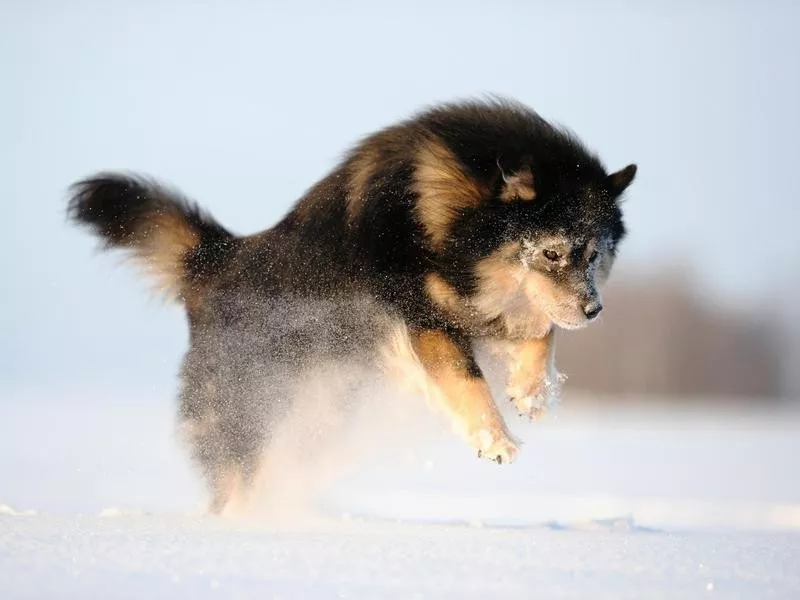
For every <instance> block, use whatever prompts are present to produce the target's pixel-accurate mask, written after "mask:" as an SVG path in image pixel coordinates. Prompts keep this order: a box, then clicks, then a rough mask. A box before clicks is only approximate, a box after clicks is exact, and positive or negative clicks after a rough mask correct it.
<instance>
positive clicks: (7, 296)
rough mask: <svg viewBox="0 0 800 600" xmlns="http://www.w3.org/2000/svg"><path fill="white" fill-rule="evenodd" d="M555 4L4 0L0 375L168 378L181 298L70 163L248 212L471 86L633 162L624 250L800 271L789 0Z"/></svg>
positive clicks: (717, 287)
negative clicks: (153, 288)
mask: <svg viewBox="0 0 800 600" xmlns="http://www.w3.org/2000/svg"><path fill="white" fill-rule="evenodd" d="M290 4H291V6H289V5H290ZM555 4H556V3H536V2H524V1H519V2H480V3H478V2H463V1H458V0H449V1H447V2H403V3H395V4H393V5H390V4H389V3H382V2H358V3H356V2H331V3H322V2H292V3H288V2H286V3H277V2H276V3H269V2H255V1H252V2H250V1H234V0H228V1H222V0H219V1H216V2H188V1H177V0H171V1H161V2H157V1H155V0H139V1H137V2H130V1H129V2H109V1H106V2H100V1H92V2H87V1H75V2H57V1H51V2H44V1H38V2H37V1H28V2H23V1H16V2H15V1H13V0H3V1H2V2H0V15H1V16H0V74H1V75H2V82H3V86H2V90H3V91H2V94H0V159H1V160H0V174H2V180H3V189H4V193H3V203H4V204H3V205H4V206H5V207H6V211H5V218H4V219H3V220H2V221H0V240H2V241H1V242H0V243H2V245H3V247H2V253H1V254H0V256H2V259H1V260H2V261H3V262H2V267H3V275H4V281H5V285H4V286H3V311H2V313H1V314H0V319H2V322H0V327H1V328H2V330H1V331H0V336H1V337H0V340H2V341H1V342H0V343H1V344H2V346H0V382H5V383H7V384H8V383H10V384H19V385H28V384H31V383H36V384H46V383H47V382H48V381H52V382H63V383H64V385H69V384H73V383H80V382H90V381H98V382H102V381H119V380H120V378H125V377H129V378H130V380H131V381H133V380H135V379H136V378H138V377H139V376H141V375H142V373H146V374H147V378H148V380H149V381H152V382H154V384H161V383H164V382H171V381H172V376H173V373H174V370H175V367H176V365H177V362H178V360H179V357H180V353H181V351H182V349H183V346H184V343H185V326H184V323H183V320H182V317H181V314H180V311H179V310H178V309H177V308H172V309H165V308H163V307H162V306H161V305H160V304H159V302H158V301H155V300H152V299H148V295H147V288H146V286H145V285H144V284H142V283H141V282H140V281H139V280H138V279H136V277H135V276H134V275H133V274H132V273H131V272H129V271H128V270H125V269H121V268H115V260H114V259H111V258H107V257H104V258H98V257H95V256H93V255H92V250H91V249H92V248H93V245H94V244H93V242H92V241H91V240H90V239H89V238H88V237H86V236H85V235H84V234H83V233H82V232H78V231H76V230H74V229H72V228H70V227H68V226H67V225H66V224H65V222H64V216H63V207H64V191H65V188H66V187H67V186H68V185H69V184H70V183H71V182H72V181H74V180H76V179H78V178H80V177H83V176H85V175H87V174H89V173H91V172H93V171H96V170H100V169H115V168H123V169H135V170H141V171H146V172H149V173H152V174H155V175H157V176H160V177H163V178H165V179H167V180H169V181H171V182H173V183H174V184H176V185H178V186H179V187H181V188H182V189H183V190H185V191H186V192H187V193H189V194H190V195H192V196H194V197H195V198H197V199H198V200H199V201H200V202H201V203H202V204H203V205H205V206H206V207H208V208H209V209H210V210H211V211H212V212H213V214H214V215H215V216H217V217H218V218H219V219H220V220H221V221H222V222H223V223H224V224H225V225H227V226H228V227H230V228H232V229H233V230H235V231H238V232H242V233H246V232H253V231H256V230H258V229H261V228H263V227H265V226H267V225H269V224H271V223H273V222H274V221H275V220H277V219H278V217H279V216H280V214H281V213H282V212H283V211H285V210H286V209H287V207H288V206H289V204H290V203H291V202H293V201H294V200H295V199H296V198H297V197H298V196H299V195H300V194H301V193H302V191H303V190H304V189H305V188H306V187H308V186H309V185H311V184H312V183H313V182H314V181H315V180H316V179H318V178H319V177H320V176H322V175H323V174H324V173H325V171H326V170H327V169H329V168H330V167H331V166H332V165H333V164H334V162H335V161H336V160H337V158H338V157H339V156H340V155H341V153H342V152H343V151H344V150H345V149H346V147H347V146H348V145H349V144H351V143H352V142H353V141H355V140H356V139H357V138H358V137H360V136H361V135H363V134H364V133H367V132H369V131H371V130H373V129H375V128H377V127H380V126H383V125H386V124H389V123H391V122H393V121H394V120H396V119H398V118H402V117H405V116H407V115H408V114H409V113H411V112H413V111H415V110H417V109H418V108H420V107H421V106H423V105H426V104H430V103H434V102H436V101H441V100H451V99H455V98H459V97H463V96H469V95H476V94H481V93H484V92H494V93H500V94H505V95H509V96H513V97H516V98H517V99H519V100H522V101H524V102H526V103H528V104H529V105H531V106H533V107H534V108H536V109H537V110H539V111H540V112H541V113H542V114H543V115H544V116H545V117H548V118H551V119H553V120H555V121H559V122H561V123H563V124H565V125H567V126H569V127H571V128H572V129H574V130H575V131H576V132H577V133H578V134H579V135H580V136H581V137H582V138H583V139H584V140H585V141H586V142H587V143H588V145H589V146H591V147H592V148H594V149H596V150H597V151H598V152H599V153H600V155H601V157H602V158H603V160H604V161H605V162H606V164H607V166H608V167H610V168H618V167H621V166H624V165H625V164H627V163H629V162H634V161H635V162H637V163H638V164H639V166H640V172H639V177H638V180H637V182H636V184H635V185H634V186H633V187H632V189H631V192H630V195H629V196H630V200H629V202H628V205H627V214H628V223H629V227H630V230H631V235H630V238H629V240H628V242H627V243H626V245H625V246H624V248H623V252H622V260H621V262H620V265H621V268H622V269H626V268H645V269H648V270H650V271H655V270H656V269H657V267H658V264H660V263H663V262H669V261H672V260H674V259H676V258H678V257H684V258H685V259H686V260H688V261H691V264H692V265H693V270H694V277H695V278H696V279H697V280H698V282H699V283H700V285H701V286H702V287H703V288H704V289H705V290H706V291H708V292H710V293H712V294H713V295H715V297H717V298H720V299H722V300H735V301H738V300H739V299H746V300H749V301H759V302H763V301H770V302H772V301H773V300H770V297H771V296H770V294H769V293H768V292H769V291H771V290H780V289H781V288H783V287H785V286H786V285H787V283H793V284H796V283H797V272H798V270H800V242H798V240H797V233H796V227H797V221H798V218H797V215H798V210H797V208H796V204H797V202H798V196H800V193H798V192H800V178H798V177H797V176H796V173H797V163H798V158H799V156H798V154H800V153H798V151H797V140H798V134H800V117H798V107H800V37H799V36H798V35H797V31H798V28H799V26H800V8H799V7H798V3H796V2H789V1H787V2H777V1H776V2H763V3H756V2H751V3H737V2H721V1H719V2H702V3H701V2H697V3H695V2H688V1H687V2H669V3H661V4H657V3H633V2H612V3H595V2H588V1H587V2H560V3H558V7H557V8H556V7H555ZM644 4H646V7H645V6H643V5H644ZM601 5H602V6H601ZM779 301H780V302H785V303H787V304H790V303H789V300H788V299H787V300H779ZM120 338H121V339H122V340H124V343H120V342H119V339H120Z"/></svg>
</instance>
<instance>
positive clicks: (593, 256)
mask: <svg viewBox="0 0 800 600" xmlns="http://www.w3.org/2000/svg"><path fill="white" fill-rule="evenodd" d="M598 256H599V254H598V253H597V250H592V253H591V254H590V255H589V262H590V263H593V262H594V261H596V260H597V257H598Z"/></svg>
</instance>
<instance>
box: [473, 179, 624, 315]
mask: <svg viewBox="0 0 800 600" xmlns="http://www.w3.org/2000/svg"><path fill="white" fill-rule="evenodd" d="M498 168H499V169H500V178H499V184H498V185H497V186H496V188H495V191H494V198H493V200H492V201H491V202H490V203H489V204H488V205H486V204H485V205H484V210H485V212H483V215H482V216H481V217H480V218H481V219H482V220H483V223H484V224H485V226H486V227H487V228H488V229H489V230H491V231H492V232H493V233H494V235H489V236H486V237H485V238H484V239H487V240H493V241H494V243H493V244H492V245H491V247H485V248H483V249H480V250H479V251H478V255H476V256H475V258H476V259H477V260H475V262H474V265H475V279H474V281H475V282H476V283H475V286H474V288H473V289H474V294H473V297H474V298H475V299H476V301H477V302H478V303H480V304H481V305H482V306H483V307H484V308H485V309H486V310H485V311H484V312H486V313H487V314H500V313H504V312H507V311H508V310H513V306H518V303H519V297H520V296H522V297H524V298H525V299H526V301H527V302H529V303H530V305H532V306H533V307H534V308H535V309H537V310H538V311H539V312H541V313H544V315H546V317H547V320H549V321H550V322H552V323H554V324H555V325H557V326H559V327H561V328H564V329H578V328H581V327H584V326H586V325H587V324H588V323H589V322H591V321H592V320H594V319H595V318H596V317H597V316H598V315H599V314H600V311H601V310H602V309H603V304H602V299H601V295H600V287H601V285H602V284H603V283H604V282H605V280H606V278H607V277H608V275H609V273H610V271H611V268H612V265H613V264H614V260H615V257H616V250H617V246H618V244H619V243H620V241H621V240H622V238H623V237H624V235H625V227H624V224H623V219H622V210H621V207H620V199H621V197H622V194H623V192H624V191H625V189H626V188H627V187H628V186H629V185H630V184H631V182H632V181H633V179H634V177H635V175H636V166H635V165H629V166H627V167H625V168H624V169H621V170H619V171H617V172H615V173H612V174H610V175H609V174H606V173H605V171H599V170H597V169H592V171H594V172H593V173H592V174H591V175H590V176H588V177H583V176H582V177H578V178H572V177H570V176H569V174H567V176H559V174H557V173H551V174H550V175H549V178H548V177H547V176H546V175H545V176H543V177H541V178H539V177H538V176H537V175H536V174H535V171H534V170H533V169H532V168H531V167H530V166H528V165H524V166H521V167H519V168H517V169H516V170H513V171H507V170H504V169H503V168H502V167H500V166H498ZM584 175H585V173H584ZM472 239H473V240H474V239H476V238H475V237H472Z"/></svg>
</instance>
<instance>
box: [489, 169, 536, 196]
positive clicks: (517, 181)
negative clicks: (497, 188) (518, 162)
mask: <svg viewBox="0 0 800 600" xmlns="http://www.w3.org/2000/svg"><path fill="white" fill-rule="evenodd" d="M497 166H498V167H500V161H498V163H497ZM500 175H501V176H502V177H503V189H502V191H501V192H500V199H501V200H503V201H504V202H513V201H514V200H533V199H534V198H536V190H534V189H533V171H531V168H530V167H529V166H528V165H523V166H522V167H520V168H519V169H517V170H516V171H514V172H513V173H505V172H504V171H503V168H502V167H500Z"/></svg>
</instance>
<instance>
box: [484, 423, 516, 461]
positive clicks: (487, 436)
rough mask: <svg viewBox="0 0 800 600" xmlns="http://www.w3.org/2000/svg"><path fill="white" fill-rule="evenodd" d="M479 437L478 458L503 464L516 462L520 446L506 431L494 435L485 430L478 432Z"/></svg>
mask: <svg viewBox="0 0 800 600" xmlns="http://www.w3.org/2000/svg"><path fill="white" fill-rule="evenodd" d="M478 438H479V443H478V458H485V459H487V460H491V461H493V462H496V463H497V464H499V465H502V464H509V463H512V462H514V460H515V459H516V458H517V455H518V454H519V447H518V446H517V444H516V443H515V442H514V441H512V440H511V438H510V437H509V436H508V435H507V434H505V433H502V434H500V435H492V434H491V433H490V432H488V431H486V430H484V431H481V432H480V433H479V434H478Z"/></svg>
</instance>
